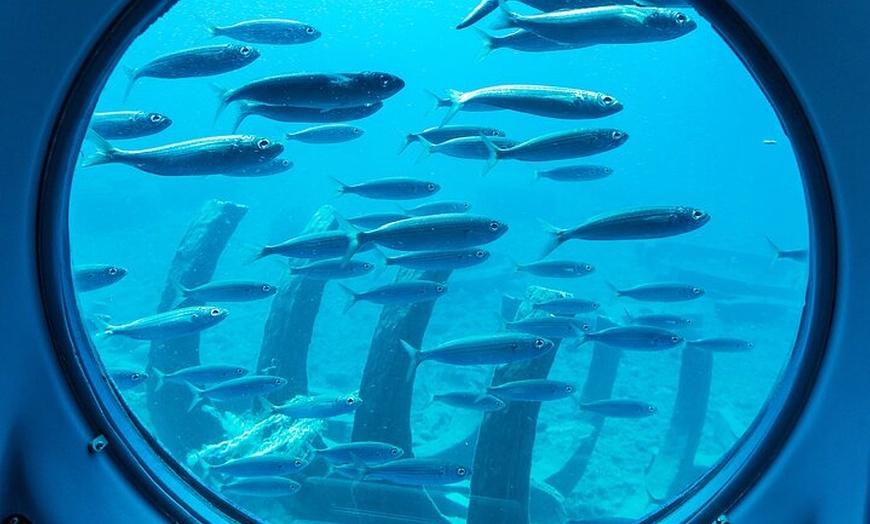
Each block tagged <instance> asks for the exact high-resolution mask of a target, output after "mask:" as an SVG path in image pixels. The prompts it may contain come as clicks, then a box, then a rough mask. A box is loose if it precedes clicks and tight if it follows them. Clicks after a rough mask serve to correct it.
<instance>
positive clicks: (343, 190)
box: [329, 176, 348, 196]
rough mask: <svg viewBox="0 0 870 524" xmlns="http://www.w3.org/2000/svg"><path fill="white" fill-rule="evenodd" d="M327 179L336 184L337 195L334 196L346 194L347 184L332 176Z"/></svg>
mask: <svg viewBox="0 0 870 524" xmlns="http://www.w3.org/2000/svg"><path fill="white" fill-rule="evenodd" d="M329 179H330V180H332V181H333V182H335V183H336V184H338V189H337V190H336V191H338V194H337V195H336V196H341V195H344V194H346V193H347V187H348V186H347V184H345V183H344V182H342V181H341V180H339V179H337V178H335V177H334V176H331V177H329Z"/></svg>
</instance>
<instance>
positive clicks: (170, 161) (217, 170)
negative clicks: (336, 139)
mask: <svg viewBox="0 0 870 524" xmlns="http://www.w3.org/2000/svg"><path fill="white" fill-rule="evenodd" d="M88 138H90V139H91V140H93V141H94V142H95V143H96V144H97V152H96V153H95V154H94V155H92V156H91V157H90V158H88V159H86V160H85V161H84V163H82V167H90V166H97V165H101V164H125V165H128V166H131V167H135V168H136V169H139V170H141V171H145V172H146V173H152V174H155V175H162V176H198V175H219V174H222V173H228V172H232V171H238V170H241V169H247V168H251V167H253V166H255V165H257V164H260V163H264V162H268V161H269V160H272V159H273V158H275V157H276V156H278V155H280V154H281V153H282V152H284V145H283V144H281V143H279V142H274V141H272V140H270V139H268V138H266V137H262V136H255V135H228V136H213V137H208V138H199V139H196V140H187V141H185V142H177V143H174V144H168V145H165V146H159V147H152V148H149V149H139V150H130V151H128V150H124V149H118V148H116V147H114V146H112V144H110V143H109V142H106V141H105V140H103V139H102V138H100V137H99V135H95V134H90V135H88Z"/></svg>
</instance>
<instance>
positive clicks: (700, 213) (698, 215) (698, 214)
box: [692, 209, 704, 219]
mask: <svg viewBox="0 0 870 524" xmlns="http://www.w3.org/2000/svg"><path fill="white" fill-rule="evenodd" d="M702 216H704V212H703V211H700V210H698V209H696V210H694V211H692V218H694V219H698V218H701V217H702Z"/></svg>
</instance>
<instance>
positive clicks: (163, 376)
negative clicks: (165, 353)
mask: <svg viewBox="0 0 870 524" xmlns="http://www.w3.org/2000/svg"><path fill="white" fill-rule="evenodd" d="M151 371H152V372H154V376H155V377H157V384H156V385H155V386H154V391H155V392H156V391H160V389H161V388H163V384H165V383H166V373H164V372H162V371H160V370H159V369H157V368H155V367H152V368H151Z"/></svg>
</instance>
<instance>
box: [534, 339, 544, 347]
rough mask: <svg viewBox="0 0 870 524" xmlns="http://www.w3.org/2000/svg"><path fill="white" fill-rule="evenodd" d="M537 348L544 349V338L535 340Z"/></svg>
mask: <svg viewBox="0 0 870 524" xmlns="http://www.w3.org/2000/svg"><path fill="white" fill-rule="evenodd" d="M535 347H536V348H542V347H544V339H542V338H536V339H535Z"/></svg>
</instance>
